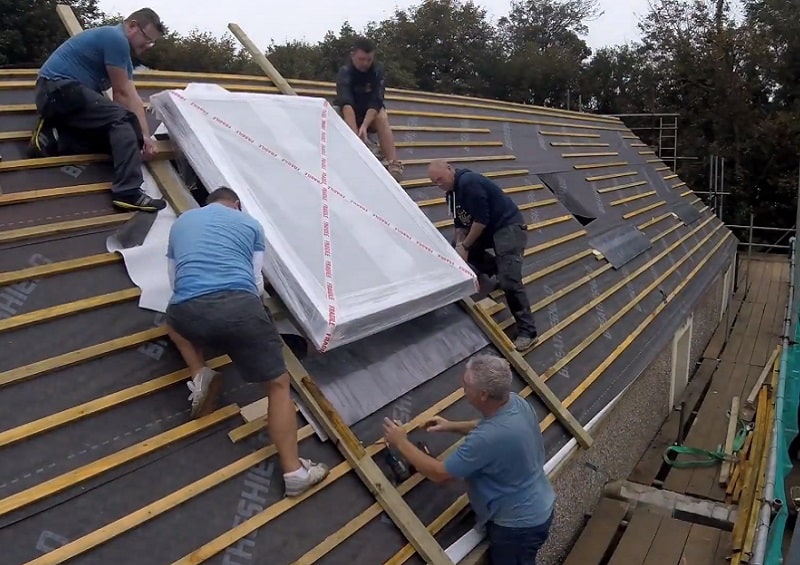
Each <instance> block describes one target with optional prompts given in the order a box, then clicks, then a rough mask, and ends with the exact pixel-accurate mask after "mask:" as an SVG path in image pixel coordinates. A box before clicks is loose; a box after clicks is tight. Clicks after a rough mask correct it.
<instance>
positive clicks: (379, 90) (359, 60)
mask: <svg viewBox="0 0 800 565" xmlns="http://www.w3.org/2000/svg"><path fill="white" fill-rule="evenodd" d="M385 81H386V79H385V77H384V71H383V65H382V64H381V63H379V62H377V61H376V60H375V45H374V44H373V43H372V42H371V41H370V40H369V39H364V38H360V39H357V40H356V42H355V43H354V44H353V48H352V49H351V51H350V62H349V63H347V64H346V65H344V66H343V67H342V68H341V69H339V74H338V75H337V76H336V98H335V100H334V104H335V105H336V106H339V107H340V108H341V109H342V117H343V118H344V121H345V122H347V125H348V126H350V129H352V130H353V131H354V132H355V134H356V135H357V136H358V137H360V138H361V139H362V141H364V142H365V143H366V142H367V141H368V135H369V133H370V132H377V133H378V141H379V142H380V146H381V152H382V153H383V156H384V157H385V158H386V162H387V164H386V168H387V170H388V171H389V172H390V173H391V174H392V176H393V177H394V178H395V180H397V181H398V182H399V181H400V180H401V179H402V178H403V165H402V163H400V161H398V160H397V149H396V148H395V145H394V136H393V135H392V127H391V125H389V115H388V114H387V113H386V104H385V103H384V100H383V97H384V93H385V89H386V87H385V84H384V83H385Z"/></svg>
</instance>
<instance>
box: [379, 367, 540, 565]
mask: <svg viewBox="0 0 800 565" xmlns="http://www.w3.org/2000/svg"><path fill="white" fill-rule="evenodd" d="M511 381H512V374H511V368H510V367H509V365H508V362H507V361H506V360H505V359H502V358H500V357H496V356H494V355H477V356H475V357H473V358H471V359H470V360H469V361H468V362H467V368H466V371H465V372H464V375H463V376H462V377H461V385H462V387H463V388H464V396H465V397H466V399H467V402H469V403H470V404H471V405H472V406H474V407H475V408H476V409H477V410H478V411H479V412H480V413H481V416H482V418H480V419H479V420H472V421H468V422H451V421H449V420H446V419H444V418H442V417H441V416H436V417H434V418H433V419H432V420H431V421H430V422H428V423H427V425H426V428H427V430H428V431H430V432H453V433H458V434H461V435H464V436H465V437H464V439H463V441H462V442H461V444H460V445H459V446H458V449H457V450H456V451H455V452H453V453H452V454H451V455H450V456H449V457H447V458H446V459H445V460H444V461H439V460H438V459H435V458H434V457H431V456H430V455H428V454H426V453H424V452H422V451H421V450H420V449H418V448H417V447H416V446H415V445H414V444H413V443H412V442H411V441H410V440H409V439H408V437H407V436H406V433H405V431H404V430H403V428H402V427H401V426H399V425H398V424H397V423H396V422H393V421H392V420H390V419H388V418H386V419H385V420H384V425H383V427H384V436H385V438H386V443H387V444H388V445H390V446H392V447H394V448H395V449H397V450H398V451H399V452H400V453H401V454H402V455H403V457H405V458H406V460H407V461H408V463H409V465H412V466H413V467H415V468H416V470H417V471H418V472H419V473H420V474H421V475H423V476H424V477H426V478H428V479H430V480H432V481H434V482H437V483H439V482H445V481H448V480H451V479H455V478H459V479H464V480H466V482H467V492H468V495H469V500H470V504H471V505H472V509H473V510H474V511H475V515H476V518H477V522H478V525H479V526H485V527H486V533H487V536H488V539H489V560H490V563H492V564H493V565H523V564H524V565H531V564H535V563H536V554H537V553H538V551H539V548H540V547H541V546H542V545H543V544H544V542H545V541H546V540H547V537H548V535H549V532H550V524H551V523H552V520H553V510H554V503H555V493H554V491H553V487H552V485H551V484H550V480H549V479H548V477H547V475H546V474H545V472H544V463H545V451H544V442H543V441H542V433H541V430H540V428H539V421H538V418H537V417H536V414H535V412H534V410H533V408H532V407H531V405H530V404H529V403H528V402H526V401H525V400H524V399H523V398H522V397H520V396H519V395H518V394H516V393H514V392H511Z"/></svg>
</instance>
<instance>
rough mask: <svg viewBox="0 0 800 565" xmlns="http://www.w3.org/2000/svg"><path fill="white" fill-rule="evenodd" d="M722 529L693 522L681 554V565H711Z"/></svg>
mask: <svg viewBox="0 0 800 565" xmlns="http://www.w3.org/2000/svg"><path fill="white" fill-rule="evenodd" d="M721 533H722V531H721V530H718V529H716V528H711V527H709V526H704V525H702V524H692V527H691V529H690V530H689V537H688V538H687V539H686V545H685V546H684V548H683V554H682V555H681V559H680V564H681V565H709V564H710V563H712V562H713V560H714V553H716V551H717V545H718V544H719V538H720V534H721Z"/></svg>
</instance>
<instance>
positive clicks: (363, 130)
mask: <svg viewBox="0 0 800 565" xmlns="http://www.w3.org/2000/svg"><path fill="white" fill-rule="evenodd" d="M356 133H357V134H358V137H360V138H361V139H362V140H363V141H364V142H366V141H367V135H368V133H369V132H368V131H367V127H366V126H363V125H362V126H361V127H360V128H358V131H357V132H356Z"/></svg>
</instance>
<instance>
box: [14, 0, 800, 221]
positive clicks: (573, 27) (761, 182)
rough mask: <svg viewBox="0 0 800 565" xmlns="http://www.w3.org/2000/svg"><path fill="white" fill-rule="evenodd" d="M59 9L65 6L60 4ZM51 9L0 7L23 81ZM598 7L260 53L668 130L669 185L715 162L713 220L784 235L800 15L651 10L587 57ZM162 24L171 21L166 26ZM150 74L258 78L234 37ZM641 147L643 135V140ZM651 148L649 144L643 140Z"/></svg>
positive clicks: (323, 72)
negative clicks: (372, 46)
mask: <svg viewBox="0 0 800 565" xmlns="http://www.w3.org/2000/svg"><path fill="white" fill-rule="evenodd" d="M61 1H63V0H61ZM66 3H68V4H70V5H71V6H72V7H73V9H75V11H76V12H77V14H78V15H79V18H80V19H81V20H82V23H83V24H84V26H89V25H101V24H107V23H118V22H119V21H120V20H121V17H120V16H118V15H117V16H112V15H107V14H103V13H101V12H100V10H99V9H98V7H97V2H96V0H73V1H71V2H66ZM55 4H56V1H55V0H27V1H22V0H0V14H3V17H2V20H0V65H25V66H35V65H38V64H41V62H42V61H43V60H44V58H45V57H46V56H47V55H48V54H49V53H50V52H52V51H53V50H54V49H55V48H56V47H57V46H58V44H59V43H60V42H61V41H62V40H63V39H65V38H66V34H65V32H64V31H63V26H62V25H61V23H60V22H59V20H58V17H57V16H56V12H55ZM598 4H599V2H598V0H512V2H511V6H510V10H509V13H508V15H506V16H504V17H501V18H499V20H498V21H497V22H492V21H490V20H489V18H488V16H487V13H486V11H485V10H484V9H483V8H481V7H480V5H479V4H478V3H476V2H473V1H472V0H418V3H417V4H416V5H415V6H412V7H410V8H407V9H396V10H395V11H394V13H393V14H392V15H391V16H390V17H388V18H386V19H384V20H383V21H378V22H370V23H369V24H368V25H367V26H366V27H365V28H364V29H363V30H356V29H355V28H353V27H352V26H351V25H350V24H349V23H345V24H344V25H342V26H341V28H340V29H339V30H338V31H329V32H328V33H327V34H326V35H325V36H324V37H323V38H322V40H320V41H319V42H316V43H308V42H301V41H291V42H288V43H285V44H280V45H279V44H275V43H274V42H273V43H272V44H271V45H270V46H269V48H268V49H267V55H268V57H269V58H270V60H271V61H272V62H273V64H274V65H275V66H276V67H277V68H278V69H279V70H280V71H281V72H282V74H284V76H286V77H287V78H300V79H310V80H326V81H331V80H333V79H334V77H335V76H336V73H337V71H338V69H339V68H340V66H341V65H343V64H345V63H346V61H347V57H348V53H349V51H350V47H351V45H352V43H353V40H354V38H355V37H357V36H358V35H360V34H361V35H365V36H367V37H369V38H371V39H373V40H374V41H375V42H376V45H377V55H378V58H379V60H380V61H382V62H383V64H384V66H385V67H386V71H387V83H388V85H389V86H391V87H400V88H410V89H420V90H425V91H432V92H442V93H455V94H467V95H472V96H478V97H486V98H496V99H502V100H510V101H516V102H522V103H528V104H542V105H547V106H553V107H560V108H565V107H568V108H570V109H582V110H584V111H592V112H597V113H603V114H625V113H651V112H676V113H678V114H679V115H680V122H679V124H680V134H679V137H678V144H679V145H678V154H679V155H682V156H687V157H692V158H695V160H687V161H681V163H680V165H679V171H678V172H679V174H680V175H681V177H682V179H683V180H685V181H686V182H687V183H688V184H689V186H691V187H692V188H695V189H696V190H703V189H704V188H705V187H707V186H708V183H709V177H708V171H709V159H710V155H719V156H721V157H723V158H724V159H725V160H726V174H725V188H726V190H729V191H731V192H732V195H731V196H730V197H726V199H725V218H724V219H725V220H726V221H728V222H737V223H746V222H748V221H749V215H750V214H751V213H753V214H754V215H755V222H756V224H757V225H776V226H792V225H793V223H794V218H795V212H794V210H795V198H796V188H797V177H798V155H800V63H798V61H800V2H798V1H797V0H738V5H739V6H740V7H741V8H742V10H740V11H739V12H737V13H738V14H739V17H738V18H736V17H734V11H733V10H732V9H731V2H730V1H729V0H651V2H650V9H649V11H648V12H647V14H645V15H644V17H643V18H642V19H641V21H640V26H639V27H640V31H641V33H642V39H641V41H640V42H639V43H631V44H628V45H620V46H609V47H605V48H603V49H600V50H598V51H597V52H596V53H592V52H591V50H590V49H589V47H588V46H587V44H586V42H585V41H584V37H585V35H586V32H587V29H588V28H587V24H588V22H590V21H592V20H593V19H594V18H596V17H597V16H598V15H599V9H598ZM167 23H169V22H167ZM142 63H144V64H145V65H147V66H149V67H151V68H155V69H161V70H175V71H195V72H218V73H252V74H262V73H261V71H260V70H259V69H258V68H257V67H256V66H255V65H254V63H253V62H252V60H251V58H250V57H249V56H248V55H247V53H246V52H244V51H243V50H242V48H241V47H240V46H239V45H238V42H237V41H235V40H234V39H233V38H232V37H231V36H229V35H227V34H226V35H225V36H223V37H221V38H218V37H214V36H213V35H211V34H209V33H207V32H203V31H201V30H196V29H195V30H192V31H191V32H189V33H188V34H185V35H182V34H178V33H175V32H171V31H168V32H167V34H166V35H165V37H164V38H163V39H162V40H161V41H160V42H159V43H158V44H157V46H156V47H155V48H154V49H152V50H151V51H150V52H149V53H147V54H146V55H145V57H144V59H143V61H142ZM645 137H646V136H645ZM645 141H648V142H651V141H654V140H651V139H645Z"/></svg>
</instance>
